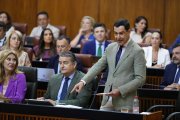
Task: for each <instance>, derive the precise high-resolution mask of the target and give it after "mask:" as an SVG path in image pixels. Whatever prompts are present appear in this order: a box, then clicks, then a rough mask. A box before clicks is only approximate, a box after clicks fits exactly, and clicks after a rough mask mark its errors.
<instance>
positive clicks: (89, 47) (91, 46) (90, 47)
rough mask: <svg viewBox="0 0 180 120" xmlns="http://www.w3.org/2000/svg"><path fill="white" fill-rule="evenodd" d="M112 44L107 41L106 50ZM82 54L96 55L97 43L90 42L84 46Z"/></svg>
mask: <svg viewBox="0 0 180 120" xmlns="http://www.w3.org/2000/svg"><path fill="white" fill-rule="evenodd" d="M109 44H110V42H108V41H105V46H104V48H106V47H107V46H108V45H109ZM104 50H105V49H104ZM81 53H82V54H91V55H96V41H95V40H93V41H88V42H86V43H85V44H84V46H83V48H82V51H81Z"/></svg>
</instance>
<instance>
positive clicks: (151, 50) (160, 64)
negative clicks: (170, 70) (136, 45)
mask: <svg viewBox="0 0 180 120" xmlns="http://www.w3.org/2000/svg"><path fill="white" fill-rule="evenodd" d="M151 45H152V46H148V47H143V50H144V53H145V59H146V61H147V62H146V66H147V67H154V68H164V67H165V66H166V65H167V64H169V63H170V62H171V60H170V54H169V51H168V50H166V49H164V48H162V47H163V46H162V34H161V33H160V32H153V33H152V38H151Z"/></svg>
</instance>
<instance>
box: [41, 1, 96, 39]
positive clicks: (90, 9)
mask: <svg viewBox="0 0 180 120" xmlns="http://www.w3.org/2000/svg"><path fill="white" fill-rule="evenodd" d="M41 10H46V11H47V12H48V13H49V15H50V19H51V23H52V24H55V25H65V26H66V27H67V35H69V36H70V37H71V38H74V37H75V35H76V34H77V33H78V31H79V27H80V21H81V18H82V17H83V16H85V15H89V16H92V17H94V18H95V19H98V11H99V10H98V0H91V1H89V0H78V1H72V0H52V1H51V2H49V0H38V11H41Z"/></svg>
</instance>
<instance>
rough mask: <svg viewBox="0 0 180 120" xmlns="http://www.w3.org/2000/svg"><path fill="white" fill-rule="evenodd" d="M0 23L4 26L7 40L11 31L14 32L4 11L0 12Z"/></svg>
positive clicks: (9, 18)
mask: <svg viewBox="0 0 180 120" xmlns="http://www.w3.org/2000/svg"><path fill="white" fill-rule="evenodd" d="M0 21H1V22H4V24H5V26H6V38H8V37H9V35H10V34H11V33H12V31H14V30H15V28H14V26H13V25H12V23H11V17H10V15H9V14H8V13H7V12H5V11H1V12H0Z"/></svg>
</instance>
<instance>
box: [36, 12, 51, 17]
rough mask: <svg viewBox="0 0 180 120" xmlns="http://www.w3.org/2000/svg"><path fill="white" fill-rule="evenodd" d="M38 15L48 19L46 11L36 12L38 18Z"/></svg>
mask: <svg viewBox="0 0 180 120" xmlns="http://www.w3.org/2000/svg"><path fill="white" fill-rule="evenodd" d="M39 15H45V16H46V17H47V18H49V15H48V13H47V12H46V11H41V12H38V14H37V17H38V16H39Z"/></svg>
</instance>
